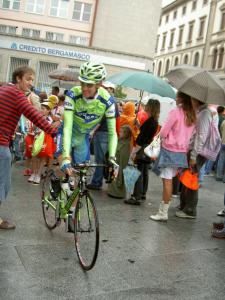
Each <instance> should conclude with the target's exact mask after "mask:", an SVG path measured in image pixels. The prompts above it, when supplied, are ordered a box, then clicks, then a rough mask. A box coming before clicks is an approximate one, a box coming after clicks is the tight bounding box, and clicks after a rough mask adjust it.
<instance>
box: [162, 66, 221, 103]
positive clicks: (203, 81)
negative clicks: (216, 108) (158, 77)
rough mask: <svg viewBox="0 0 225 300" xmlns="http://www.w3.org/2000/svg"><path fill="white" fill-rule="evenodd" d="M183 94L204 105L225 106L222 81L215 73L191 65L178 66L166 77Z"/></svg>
mask: <svg viewBox="0 0 225 300" xmlns="http://www.w3.org/2000/svg"><path fill="white" fill-rule="evenodd" d="M165 76H166V77H167V78H168V80H169V82H170V83H171V84H172V85H174V86H175V87H176V88H177V89H178V90H180V91H181V92H183V93H185V94H187V95H189V96H191V97H193V98H195V99H197V100H200V101H202V102H204V103H211V104H221V105H224V104H225V90H224V87H223V83H222V81H221V80H220V79H219V78H218V77H216V75H214V74H213V73H210V72H208V71H206V70H204V69H201V68H198V67H193V66H189V65H180V66H177V67H175V68H173V69H171V71H170V72H169V73H167V74H166V75H165Z"/></svg>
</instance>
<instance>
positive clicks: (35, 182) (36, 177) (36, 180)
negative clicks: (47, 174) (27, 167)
mask: <svg viewBox="0 0 225 300" xmlns="http://www.w3.org/2000/svg"><path fill="white" fill-rule="evenodd" d="M40 182H41V176H39V175H35V177H34V180H33V184H40Z"/></svg>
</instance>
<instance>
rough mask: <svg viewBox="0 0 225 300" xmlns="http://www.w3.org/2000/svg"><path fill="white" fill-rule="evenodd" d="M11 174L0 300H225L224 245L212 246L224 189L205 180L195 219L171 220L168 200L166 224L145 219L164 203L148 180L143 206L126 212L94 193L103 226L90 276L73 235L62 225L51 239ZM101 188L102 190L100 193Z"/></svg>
mask: <svg viewBox="0 0 225 300" xmlns="http://www.w3.org/2000/svg"><path fill="white" fill-rule="evenodd" d="M21 174H22V167H21V166H16V167H14V169H13V189H12V192H11V194H10V197H9V199H8V200H9V201H8V202H7V203H6V204H3V205H2V206H1V208H0V212H1V216H2V217H9V218H10V219H11V220H13V221H14V222H15V223H16V225H17V228H16V230H15V231H3V230H1V231H0V253H1V254H0V299H2V300H5V299H7V300H10V299H17V300H20V299H21V300H27V299H29V300H30V299H48V300H51V299H79V300H84V299H86V300H97V299H101V300H105V299H107V300H111V299H116V300H117V299H121V300H123V299H131V300H134V299H138V300H142V299H143V300H145V299H157V300H161V299H166V300H170V299H173V300H174V299H196V300H200V299H204V300H206V299H210V300H211V299H214V300H220V299H221V300H224V299H225V239H224V240H218V239H213V238H212V237H211V235H210V231H211V224H212V222H214V221H220V220H221V219H220V218H219V217H217V216H216V213H217V212H218V211H219V210H220V209H222V208H223V193H224V184H223V183H221V182H216V181H215V180H214V178H212V177H206V178H205V182H204V186H203V187H202V188H201V190H200V201H199V206H198V217H197V219H196V220H185V219H179V218H177V217H175V216H174V215H175V211H176V206H177V204H178V201H177V200H173V202H172V205H171V208H170V211H169V220H168V222H167V223H158V222H154V221H152V220H150V219H149V215H150V214H152V213H154V212H156V210H157V208H158V204H159V201H160V198H161V191H162V185H161V181H160V180H159V179H158V178H157V177H156V176H155V175H153V174H151V175H150V184H149V192H148V197H147V200H146V201H145V202H144V203H143V204H142V205H141V206H140V207H139V206H128V205H125V204H124V203H123V201H122V200H118V199H113V198H109V197H107V194H106V190H105V189H103V191H95V192H93V193H92V195H93V196H94V198H95V199H96V203H97V208H98V213H99V219H100V251H99V256H98V259H97V263H96V265H95V267H94V269H92V270H91V271H89V272H84V271H82V269H81V268H80V266H79V263H78V259H77V256H76V252H75V248H74V241H73V235H72V234H69V233H66V232H65V227H64V224H61V227H58V228H56V229H55V230H54V231H52V232H50V231H49V230H48V229H47V228H46V227H45V225H44V221H43V217H42V211H41V204H40V196H39V192H40V188H39V187H38V186H34V185H32V184H28V183H27V182H26V179H27V178H25V177H23V176H22V175H21ZM105 188H106V187H105Z"/></svg>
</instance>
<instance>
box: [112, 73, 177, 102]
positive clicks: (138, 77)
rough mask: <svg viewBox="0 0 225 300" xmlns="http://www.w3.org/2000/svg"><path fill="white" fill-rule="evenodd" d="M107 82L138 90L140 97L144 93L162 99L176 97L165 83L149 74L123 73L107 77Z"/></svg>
mask: <svg viewBox="0 0 225 300" xmlns="http://www.w3.org/2000/svg"><path fill="white" fill-rule="evenodd" d="M107 80H108V81H110V82H112V83H114V84H116V85H121V86H126V87H130V88H133V89H136V90H140V91H141V96H142V95H143V92H144V91H146V92H149V93H151V94H157V95H160V96H162V97H168V98H173V99H175V97H176V94H175V92H174V90H173V89H172V87H171V86H170V85H169V84H168V83H167V82H166V81H164V80H162V79H161V78H159V77H157V76H155V75H153V74H151V73H149V72H144V71H143V72H141V71H123V72H119V73H116V74H114V75H112V76H110V77H108V78H107Z"/></svg>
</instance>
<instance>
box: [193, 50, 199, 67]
mask: <svg viewBox="0 0 225 300" xmlns="http://www.w3.org/2000/svg"><path fill="white" fill-rule="evenodd" d="M198 64H199V53H198V52H197V53H195V57H194V66H196V67H197V66H198Z"/></svg>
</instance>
